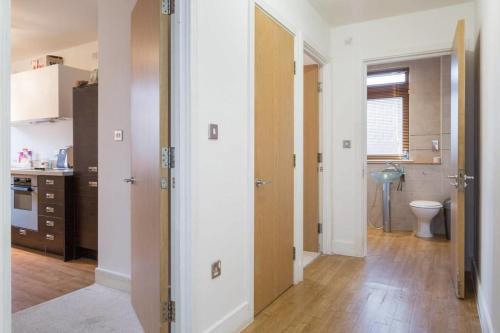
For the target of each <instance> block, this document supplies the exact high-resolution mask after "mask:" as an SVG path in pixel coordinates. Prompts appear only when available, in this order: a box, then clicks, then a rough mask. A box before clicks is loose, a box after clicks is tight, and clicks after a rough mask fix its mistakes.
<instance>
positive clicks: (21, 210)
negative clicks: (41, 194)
mask: <svg viewBox="0 0 500 333" xmlns="http://www.w3.org/2000/svg"><path fill="white" fill-rule="evenodd" d="M11 188H12V225H13V226H15V227H18V228H23V229H30V230H35V231H38V186H37V178H36V176H13V177H12V184H11Z"/></svg>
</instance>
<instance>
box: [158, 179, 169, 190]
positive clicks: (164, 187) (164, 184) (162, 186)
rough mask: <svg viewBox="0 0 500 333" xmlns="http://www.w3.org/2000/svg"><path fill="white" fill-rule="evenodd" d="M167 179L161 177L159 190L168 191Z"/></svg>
mask: <svg viewBox="0 0 500 333" xmlns="http://www.w3.org/2000/svg"><path fill="white" fill-rule="evenodd" d="M168 183H169V182H168V178H167V177H161V178H160V189H162V190H168Z"/></svg>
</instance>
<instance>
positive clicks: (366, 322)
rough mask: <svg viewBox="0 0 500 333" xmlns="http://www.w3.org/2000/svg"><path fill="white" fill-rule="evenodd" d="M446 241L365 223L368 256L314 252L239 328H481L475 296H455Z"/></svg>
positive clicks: (331, 329)
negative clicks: (294, 279)
mask: <svg viewBox="0 0 500 333" xmlns="http://www.w3.org/2000/svg"><path fill="white" fill-rule="evenodd" d="M448 244H449V243H448V242H446V241H444V240H440V239H437V240H432V241H427V240H422V239H419V238H416V237H414V236H413V235H412V234H411V233H407V232H405V233H403V232H395V233H392V234H388V235H384V234H383V232H381V231H379V230H370V231H369V241H368V257H367V258H366V259H360V258H353V257H343V256H322V257H320V258H318V259H317V260H316V261H315V262H314V263H312V264H311V265H310V266H309V267H307V268H306V270H305V278H304V282H303V283H301V284H299V285H297V286H294V287H292V288H291V289H289V290H288V291H287V292H286V293H285V294H283V295H282V296H281V297H280V298H279V299H278V300H277V301H276V302H274V303H273V304H272V305H271V306H269V307H268V308H267V309H266V310H264V311H263V312H262V313H260V314H259V315H258V316H257V317H256V319H255V322H254V323H253V324H252V325H251V326H250V327H249V328H247V329H246V330H245V332H247V333H249V332H439V333H444V332H464V333H465V332H468V333H469V332H480V331H481V329H480V326H479V318H478V315H477V311H476V303H475V301H474V300H473V299H467V300H465V301H460V300H458V299H456V298H455V296H454V291H453V286H452V283H451V279H450V275H449V272H448V270H449V266H448V258H449V246H448Z"/></svg>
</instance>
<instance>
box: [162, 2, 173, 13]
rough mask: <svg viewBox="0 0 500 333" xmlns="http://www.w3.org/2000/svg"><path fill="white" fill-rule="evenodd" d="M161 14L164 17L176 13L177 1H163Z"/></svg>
mask: <svg viewBox="0 0 500 333" xmlns="http://www.w3.org/2000/svg"><path fill="white" fill-rule="evenodd" d="M161 13H162V14H164V15H172V14H174V13H175V0H162V1H161Z"/></svg>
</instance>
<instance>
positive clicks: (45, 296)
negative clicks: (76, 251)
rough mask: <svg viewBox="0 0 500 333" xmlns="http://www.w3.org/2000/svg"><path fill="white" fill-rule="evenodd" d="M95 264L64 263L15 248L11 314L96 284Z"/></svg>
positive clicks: (86, 262)
mask: <svg viewBox="0 0 500 333" xmlns="http://www.w3.org/2000/svg"><path fill="white" fill-rule="evenodd" d="M95 267H96V262H95V261H94V260H90V259H79V260H74V261H70V262H64V261H63V260H62V259H59V258H55V257H49V256H45V255H43V254H41V253H39V252H35V251H30V250H24V249H20V248H12V312H17V311H20V310H23V309H26V308H29V307H31V306H33V305H37V304H40V303H43V302H46V301H48V300H51V299H53V298H56V297H59V296H62V295H64V294H67V293H70V292H72V291H75V290H78V289H80V288H83V287H86V286H89V285H91V284H93V283H94V270H95Z"/></svg>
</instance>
